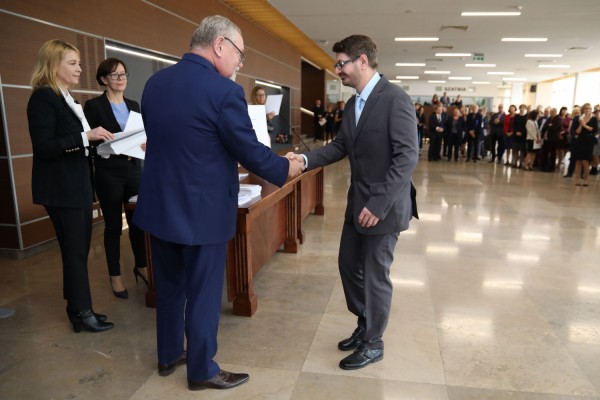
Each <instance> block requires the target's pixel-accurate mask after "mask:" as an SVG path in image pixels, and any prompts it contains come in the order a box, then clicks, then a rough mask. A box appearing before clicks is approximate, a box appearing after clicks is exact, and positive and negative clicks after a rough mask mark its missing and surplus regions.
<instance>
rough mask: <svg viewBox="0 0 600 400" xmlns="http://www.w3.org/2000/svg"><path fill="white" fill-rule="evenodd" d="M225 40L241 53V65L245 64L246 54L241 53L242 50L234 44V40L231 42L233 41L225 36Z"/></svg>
mask: <svg viewBox="0 0 600 400" xmlns="http://www.w3.org/2000/svg"><path fill="white" fill-rule="evenodd" d="M223 39H225V40H227V41H228V42H229V43H231V44H232V45H233V47H235V49H236V50H237V51H238V52H239V53H240V63H243V62H244V60H245V59H246V56H245V55H244V52H243V51H241V50H240V48H239V47H237V46H236V45H235V43H233V40H231V39H229V38H228V37H225V36H223Z"/></svg>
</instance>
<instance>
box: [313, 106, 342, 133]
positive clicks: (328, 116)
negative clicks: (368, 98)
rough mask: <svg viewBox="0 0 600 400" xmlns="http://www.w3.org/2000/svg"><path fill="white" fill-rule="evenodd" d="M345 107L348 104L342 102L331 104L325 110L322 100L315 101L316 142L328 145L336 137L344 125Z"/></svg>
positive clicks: (314, 125)
mask: <svg viewBox="0 0 600 400" xmlns="http://www.w3.org/2000/svg"><path fill="white" fill-rule="evenodd" d="M345 106H346V102H344V101H342V100H340V101H338V102H337V103H335V104H333V103H329V104H328V105H327V108H324V107H323V105H322V104H321V99H317V100H315V105H314V106H313V109H312V112H313V128H314V141H317V140H324V141H325V143H327V142H330V141H332V140H333V139H334V138H335V137H336V135H337V133H338V131H339V130H340V126H341V125H342V118H343V117H344V107H345Z"/></svg>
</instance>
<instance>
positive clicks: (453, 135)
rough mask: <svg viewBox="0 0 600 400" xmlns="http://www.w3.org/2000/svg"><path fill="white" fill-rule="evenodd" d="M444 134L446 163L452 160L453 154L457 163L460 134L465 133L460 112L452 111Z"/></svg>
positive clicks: (456, 109) (457, 110)
mask: <svg viewBox="0 0 600 400" xmlns="http://www.w3.org/2000/svg"><path fill="white" fill-rule="evenodd" d="M445 130H446V132H448V156H447V157H448V161H450V160H451V159H452V154H454V161H455V162H458V151H459V149H460V142H461V140H462V134H463V132H464V131H465V120H464V119H463V117H462V115H460V110H459V109H458V108H456V107H455V108H454V110H453V111H452V118H448V121H446V128H445Z"/></svg>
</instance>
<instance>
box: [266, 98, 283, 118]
mask: <svg viewBox="0 0 600 400" xmlns="http://www.w3.org/2000/svg"><path fill="white" fill-rule="evenodd" d="M282 100H283V95H282V94H270V95H268V96H267V104H266V106H267V114H268V113H270V112H274V113H275V115H279V110H280V109H281V101H282Z"/></svg>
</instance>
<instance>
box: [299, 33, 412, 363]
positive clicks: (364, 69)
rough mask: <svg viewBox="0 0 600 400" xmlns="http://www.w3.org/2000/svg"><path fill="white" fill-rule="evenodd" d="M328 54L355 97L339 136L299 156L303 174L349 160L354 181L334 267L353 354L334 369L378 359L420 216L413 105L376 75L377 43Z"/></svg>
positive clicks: (365, 40) (343, 46) (348, 41)
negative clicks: (395, 266) (401, 240)
mask: <svg viewBox="0 0 600 400" xmlns="http://www.w3.org/2000/svg"><path fill="white" fill-rule="evenodd" d="M333 51H334V52H335V53H336V58H337V62H336V64H335V71H336V73H337V74H338V76H339V77H340V78H341V80H342V83H343V84H344V85H345V86H350V87H353V88H355V89H356V91H357V94H356V95H355V96H353V97H352V98H350V100H349V101H348V106H347V108H346V113H345V115H344V119H343V121H342V127H341V130H340V132H339V133H338V135H337V136H336V138H335V139H334V140H333V141H332V142H331V143H330V144H328V145H327V146H325V147H322V148H320V149H318V150H313V151H311V152H309V153H305V154H303V155H297V156H296V157H302V158H303V159H304V162H305V166H306V168H307V169H313V168H317V167H320V166H323V165H328V164H331V163H334V162H336V161H339V160H341V159H343V158H344V157H346V156H348V159H349V161H350V170H351V173H352V176H351V179H350V181H351V184H350V188H349V189H348V204H347V206H346V214H345V218H344V225H343V228H342V237H341V241H340V249H339V258H338V262H339V269H340V275H341V278H342V285H343V287H344V294H345V296H346V304H347V306H348V310H350V312H352V313H353V314H354V315H356V317H357V327H356V329H355V330H354V332H353V333H352V335H351V336H350V337H349V338H347V339H344V340H342V341H341V342H339V343H338V348H339V349H340V350H343V351H346V350H354V352H353V353H352V354H350V355H349V356H347V357H345V358H344V359H342V360H341V361H340V364H339V366H340V368H342V369H347V370H352V369H358V368H363V367H365V366H367V365H369V364H370V363H374V362H377V361H380V360H381V359H382V358H383V350H384V346H383V333H384V331H385V328H386V326H387V322H388V318H389V313H390V307H391V300H392V289H393V285H392V282H391V280H390V276H389V274H390V267H391V264H392V261H393V259H394V248H395V246H396V242H397V240H398V236H399V234H400V232H401V231H404V230H406V229H408V225H409V221H410V219H411V218H412V217H413V216H415V217H416V216H417V213H416V200H415V195H416V191H415V190H414V187H413V186H412V182H411V175H412V172H413V170H414V168H415V166H416V164H417V161H418V159H419V146H418V143H417V121H416V118H415V111H414V107H413V104H412V101H411V99H410V97H409V96H408V95H407V94H406V92H404V91H403V90H402V89H401V88H400V87H398V86H397V85H394V84H392V83H390V82H389V81H388V80H387V79H386V78H385V77H383V76H381V75H379V74H378V73H377V70H376V68H377V62H376V60H377V46H376V44H375V43H374V42H373V41H372V40H371V39H370V38H369V37H367V36H362V35H352V36H349V37H347V38H345V39H343V40H342V41H340V42H337V43H336V44H334V46H333ZM289 155H290V156H291V155H292V154H291V153H290V154H289Z"/></svg>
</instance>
